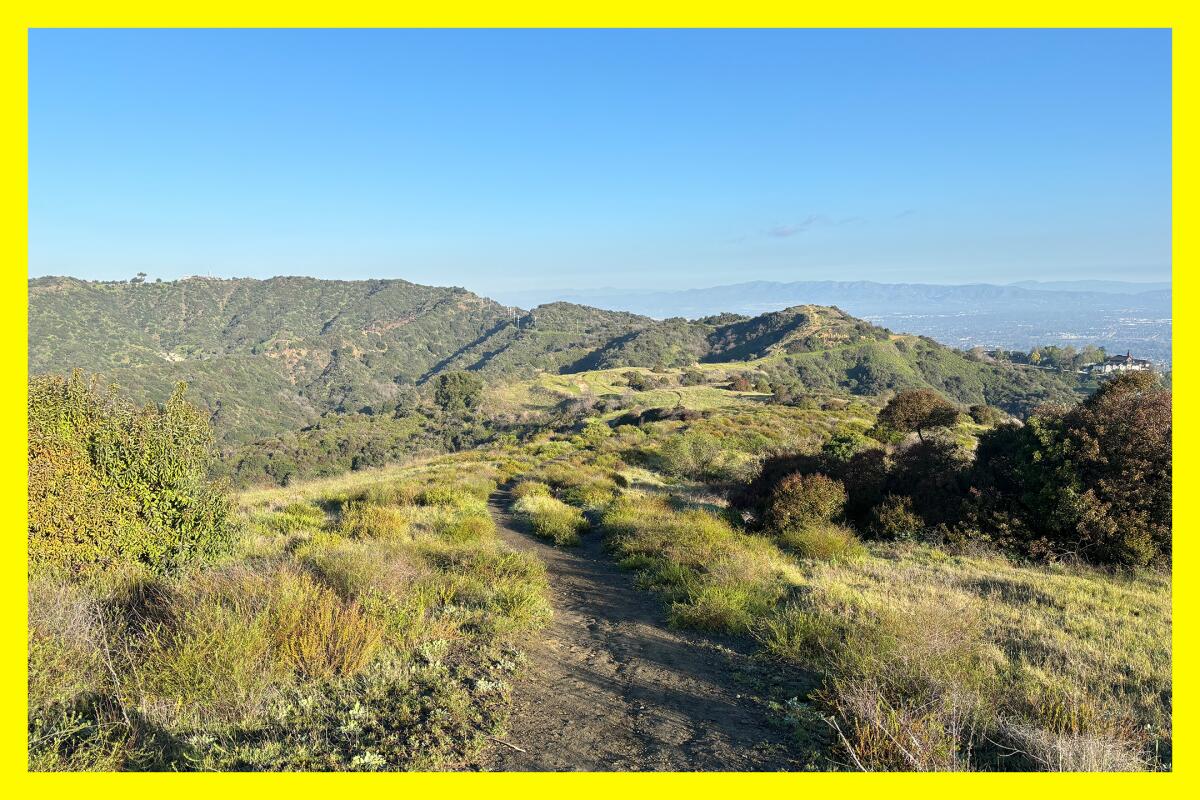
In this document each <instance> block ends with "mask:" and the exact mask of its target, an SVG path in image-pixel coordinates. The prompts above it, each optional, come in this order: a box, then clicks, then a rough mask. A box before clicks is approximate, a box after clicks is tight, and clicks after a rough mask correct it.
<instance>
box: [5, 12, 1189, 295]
mask: <svg viewBox="0 0 1200 800" xmlns="http://www.w3.org/2000/svg"><path fill="white" fill-rule="evenodd" d="M1170 46H1171V45H1170V36H1169V33H1167V32H1164V31H979V32H970V31H891V32H888V31H153V30H147V31H34V32H32V33H31V34H30V48H29V52H30V77H29V106H30V120H29V151H30V152H29V176H30V177H29V217H30V220H29V245H30V257H29V271H30V274H31V275H47V274H60V275H61V274H68V275H75V276H79V277H85V278H97V279H119V278H127V277H130V276H132V275H133V274H134V273H136V272H138V271H144V272H146V273H148V274H149V275H150V277H151V279H153V278H155V277H161V278H163V279H170V278H174V277H179V276H182V275H189V274H197V273H200V274H210V273H211V274H214V275H221V276H255V277H268V276H271V275H279V274H288V275H295V274H307V275H315V276H319V277H346V278H366V277H401V278H406V279H409V280H413V281H417V282H420V283H433V284H439V285H460V286H466V287H468V288H471V289H474V290H477V291H480V292H484V293H486V292H488V291H490V290H499V289H501V288H504V289H510V290H511V289H524V288H530V287H555V288H559V287H562V288H566V287H571V288H594V287H601V286H625V287H631V288H632V287H644V288H666V287H675V286H694V287H699V286H710V285H715V284H721V283H732V282H738V281H744V280H758V279H761V280H805V279H863V280H881V281H910V282H933V283H956V282H974V281H991V282H1007V281H1013V280H1021V279H1028V278H1039V279H1071V278H1113V279H1127V280H1163V279H1167V278H1169V275H1170V212H1171V206H1170V187H1171V162H1170V148H1171V140H1170V134H1171V116H1170V115H1171V110H1170V109H1171V107H1170V97H1171V87H1170Z"/></svg>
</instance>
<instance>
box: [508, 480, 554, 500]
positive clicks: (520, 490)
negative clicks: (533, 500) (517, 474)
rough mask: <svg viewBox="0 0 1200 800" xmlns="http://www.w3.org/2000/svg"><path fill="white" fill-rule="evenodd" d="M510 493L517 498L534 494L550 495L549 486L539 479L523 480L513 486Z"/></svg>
mask: <svg viewBox="0 0 1200 800" xmlns="http://www.w3.org/2000/svg"><path fill="white" fill-rule="evenodd" d="M512 494H513V497H515V498H516V499H518V500H520V499H521V498H522V497H532V496H534V495H541V496H545V497H548V496H549V495H550V487H549V486H547V485H546V484H544V483H542V482H541V481H530V480H525V481H521V482H520V483H518V484H517V485H516V486H514V487H513V491H512Z"/></svg>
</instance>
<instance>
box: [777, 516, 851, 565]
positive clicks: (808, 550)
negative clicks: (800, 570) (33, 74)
mask: <svg viewBox="0 0 1200 800" xmlns="http://www.w3.org/2000/svg"><path fill="white" fill-rule="evenodd" d="M778 540H779V543H780V544H782V545H783V546H784V547H787V548H788V549H789V550H791V551H793V552H794V553H796V555H798V556H800V557H801V558H810V559H813V560H814V561H851V560H853V559H856V558H860V557H861V556H863V555H864V554H865V553H866V548H865V547H863V546H862V543H861V542H859V541H858V537H857V536H855V535H854V531H852V530H850V529H849V528H845V527H843V526H841V525H837V524H835V523H832V522H826V521H821V522H812V523H809V524H808V525H806V526H805V527H803V528H789V529H787V530H784V531H782V532H781V533H779V535H778Z"/></svg>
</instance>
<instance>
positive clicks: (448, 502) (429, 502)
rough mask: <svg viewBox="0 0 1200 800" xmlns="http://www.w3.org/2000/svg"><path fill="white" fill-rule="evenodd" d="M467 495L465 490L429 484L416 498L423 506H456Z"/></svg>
mask: <svg viewBox="0 0 1200 800" xmlns="http://www.w3.org/2000/svg"><path fill="white" fill-rule="evenodd" d="M467 497H468V495H467V493H466V492H463V491H462V490H460V489H458V488H456V487H453V486H430V487H429V488H427V489H425V490H423V491H422V492H421V494H420V497H419V498H418V499H419V500H420V503H421V505H423V506H457V505H460V504H461V503H462V502H463V501H464V500H465V499H466V498H467Z"/></svg>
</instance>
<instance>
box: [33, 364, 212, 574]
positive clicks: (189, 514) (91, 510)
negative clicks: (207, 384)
mask: <svg viewBox="0 0 1200 800" xmlns="http://www.w3.org/2000/svg"><path fill="white" fill-rule="evenodd" d="M184 390H185V387H184V385H183V384H180V385H179V387H178V388H177V389H176V390H175V392H174V393H173V394H172V395H171V397H170V399H169V400H168V401H167V402H166V403H164V404H162V405H154V406H147V407H145V408H136V407H134V406H132V405H131V404H129V403H127V402H125V401H124V400H123V399H122V398H121V397H119V396H118V395H117V393H116V392H115V390H114V389H112V388H109V389H102V388H100V386H99V384H98V382H97V381H96V380H95V379H90V380H89V379H88V378H85V377H84V376H83V374H82V373H80V372H78V371H77V372H75V373H74V374H73V375H72V376H71V377H69V378H62V377H58V376H42V377H37V378H34V379H33V381H32V382H31V384H30V387H29V517H28V519H29V559H30V562H31V563H32V564H34V565H44V566H56V567H65V568H67V569H70V570H80V569H84V568H89V567H99V568H107V567H110V566H113V565H114V564H118V563H121V562H140V563H143V564H146V565H148V566H150V567H151V568H153V569H156V570H166V569H171V568H175V567H178V566H180V565H182V564H184V563H186V562H189V561H192V560H196V559H207V558H211V557H213V556H215V555H216V554H218V553H220V552H222V551H224V550H226V549H227V548H228V546H229V544H230V541H231V537H232V530H231V525H230V524H229V513H230V503H229V499H228V498H227V496H226V495H225V493H224V492H223V491H221V489H220V488H218V487H217V486H215V485H214V484H213V483H212V482H211V481H210V480H209V478H208V470H209V467H210V465H211V464H212V461H213V458H214V455H215V453H214V447H213V440H212V433H211V431H210V429H209V425H208V421H207V419H206V418H205V416H204V415H203V414H202V413H201V412H200V411H199V410H197V409H196V408H194V407H192V406H191V405H189V404H188V403H187V401H186V400H185V399H184Z"/></svg>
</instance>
